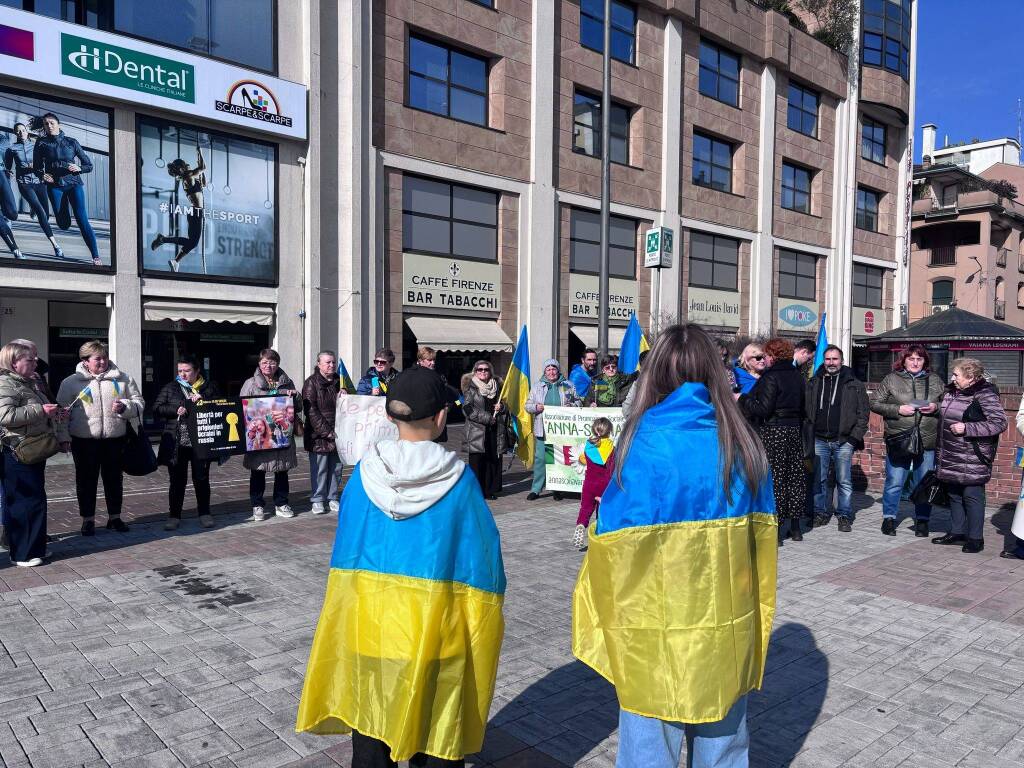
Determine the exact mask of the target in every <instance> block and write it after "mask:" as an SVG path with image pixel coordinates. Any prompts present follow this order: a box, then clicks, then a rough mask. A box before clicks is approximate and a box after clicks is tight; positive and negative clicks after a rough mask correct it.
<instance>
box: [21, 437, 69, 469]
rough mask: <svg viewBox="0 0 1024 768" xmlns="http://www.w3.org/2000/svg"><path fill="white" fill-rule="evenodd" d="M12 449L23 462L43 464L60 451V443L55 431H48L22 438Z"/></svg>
mask: <svg viewBox="0 0 1024 768" xmlns="http://www.w3.org/2000/svg"><path fill="white" fill-rule="evenodd" d="M12 450H13V452H14V458H16V459H17V460H18V462H19V463H21V464H42V463H43V462H44V461H46V460H47V459H48V458H50V457H51V456H56V455H57V454H58V453H59V452H60V444H59V443H58V442H57V438H56V437H54V434H53V432H46V433H44V434H42V435H31V436H30V437H23V438H21V440H19V441H18V444H17V445H15V446H14V448H13V449H12Z"/></svg>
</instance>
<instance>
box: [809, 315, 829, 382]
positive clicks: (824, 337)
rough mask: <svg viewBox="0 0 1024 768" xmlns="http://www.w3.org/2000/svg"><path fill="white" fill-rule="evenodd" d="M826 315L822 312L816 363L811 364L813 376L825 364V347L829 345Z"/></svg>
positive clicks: (815, 355)
mask: <svg viewBox="0 0 1024 768" xmlns="http://www.w3.org/2000/svg"><path fill="white" fill-rule="evenodd" d="M825 316H826V314H825V313H824V312H822V313H821V324H820V325H819V326H818V339H817V341H815V344H816V345H817V347H816V348H815V350H814V365H813V366H811V376H813V375H814V374H816V373H817V372H818V369H819V368H820V367H821V366H823V365H824V364H825V347H827V346H828V332H827V331H826V330H825Z"/></svg>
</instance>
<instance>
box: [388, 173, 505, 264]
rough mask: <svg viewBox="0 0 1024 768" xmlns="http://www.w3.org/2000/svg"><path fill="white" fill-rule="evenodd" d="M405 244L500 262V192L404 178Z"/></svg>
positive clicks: (440, 253) (428, 251)
mask: <svg viewBox="0 0 1024 768" xmlns="http://www.w3.org/2000/svg"><path fill="white" fill-rule="evenodd" d="M402 248H403V250H405V251H411V252H414V253H425V254H429V255H433V256H447V257H458V258H466V259H476V260H478V261H497V260H498V194H497V193H496V192H491V191H489V190H486V189H479V188H477V187H466V186H462V185H461V184H449V183H448V182H445V181H438V180H436V179H428V178H425V177H423V176H411V175H406V176H404V177H403V179H402Z"/></svg>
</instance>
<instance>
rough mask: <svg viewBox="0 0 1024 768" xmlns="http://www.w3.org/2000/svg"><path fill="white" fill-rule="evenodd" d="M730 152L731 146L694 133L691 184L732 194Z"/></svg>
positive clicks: (731, 150)
mask: <svg viewBox="0 0 1024 768" xmlns="http://www.w3.org/2000/svg"><path fill="white" fill-rule="evenodd" d="M732 152H733V147H732V144H729V143H728V142H726V141H721V140H720V139H713V138H711V137H710V136H706V135H704V134H703V133H697V132H696V131H694V133H693V183H694V184H695V185H697V186H698V187H708V188H709V189H717V190H718V191H719V192H732Z"/></svg>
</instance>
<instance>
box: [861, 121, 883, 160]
mask: <svg viewBox="0 0 1024 768" xmlns="http://www.w3.org/2000/svg"><path fill="white" fill-rule="evenodd" d="M860 156H861V157H863V158H864V159H865V160H870V161H871V162H873V163H881V164H882V165H885V125H884V124H882V123H876V122H875V121H874V120H872V119H871V118H869V117H865V118H862V120H861V124H860Z"/></svg>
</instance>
